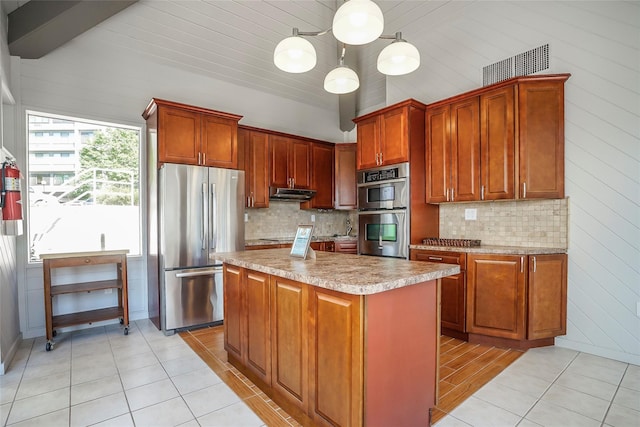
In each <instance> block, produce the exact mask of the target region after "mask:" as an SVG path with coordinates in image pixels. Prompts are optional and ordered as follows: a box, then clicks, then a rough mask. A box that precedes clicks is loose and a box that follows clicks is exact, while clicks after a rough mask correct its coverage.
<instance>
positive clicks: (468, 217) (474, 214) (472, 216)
mask: <svg viewBox="0 0 640 427" xmlns="http://www.w3.org/2000/svg"><path fill="white" fill-rule="evenodd" d="M464 219H465V221H475V220H477V219H478V209H465V210H464Z"/></svg>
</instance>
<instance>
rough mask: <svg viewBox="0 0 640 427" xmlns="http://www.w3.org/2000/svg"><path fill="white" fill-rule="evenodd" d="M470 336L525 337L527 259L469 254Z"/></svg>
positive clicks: (514, 256) (522, 257)
mask: <svg viewBox="0 0 640 427" xmlns="http://www.w3.org/2000/svg"><path fill="white" fill-rule="evenodd" d="M468 261H469V264H468V271H467V279H468V286H467V301H468V310H469V312H468V318H467V330H468V331H469V333H474V334H480V335H489V336H493V337H500V338H510V339H514V340H522V339H524V338H525V308H526V271H525V268H526V267H525V263H526V256H517V255H476V254H469V256H468Z"/></svg>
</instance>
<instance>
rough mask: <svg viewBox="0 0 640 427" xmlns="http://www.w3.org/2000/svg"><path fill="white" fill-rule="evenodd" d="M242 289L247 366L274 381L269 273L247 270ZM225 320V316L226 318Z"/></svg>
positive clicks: (265, 380)
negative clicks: (272, 375) (245, 314)
mask: <svg viewBox="0 0 640 427" xmlns="http://www.w3.org/2000/svg"><path fill="white" fill-rule="evenodd" d="M245 274H246V276H245V277H244V279H245V280H244V286H243V288H244V289H243V290H244V292H245V295H246V297H245V301H246V313H247V332H246V336H247V348H246V352H245V354H246V366H247V367H248V368H249V369H251V370H252V371H253V372H254V373H255V374H256V375H258V377H260V379H261V380H262V381H264V382H265V383H267V384H271V323H270V318H271V313H270V301H271V293H270V287H269V275H268V274H264V273H260V272H257V271H252V270H245ZM225 322H226V319H225Z"/></svg>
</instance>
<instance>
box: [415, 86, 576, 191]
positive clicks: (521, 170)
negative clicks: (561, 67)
mask: <svg viewBox="0 0 640 427" xmlns="http://www.w3.org/2000/svg"><path fill="white" fill-rule="evenodd" d="M568 78H569V74H558V75H540V76H525V77H516V78H513V79H510V80H506V81H503V82H500V83H497V84H495V85H491V86H488V87H484V88H481V89H477V90H474V91H471V92H467V93H465V94H461V95H458V96H455V97H453V98H450V99H447V100H444V101H439V102H436V103H433V104H430V105H428V106H427V113H426V144H427V154H426V157H427V159H426V164H427V167H428V173H427V183H426V188H427V191H426V200H427V202H428V203H442V202H452V201H453V202H456V201H474V200H501V199H532V198H563V197H564V82H565V81H566V80H567V79H568ZM447 182H448V183H449V184H447Z"/></svg>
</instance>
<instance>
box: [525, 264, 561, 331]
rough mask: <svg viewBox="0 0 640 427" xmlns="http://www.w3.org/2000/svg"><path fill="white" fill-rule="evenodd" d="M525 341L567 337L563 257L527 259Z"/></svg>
mask: <svg viewBox="0 0 640 427" xmlns="http://www.w3.org/2000/svg"><path fill="white" fill-rule="evenodd" d="M528 284H529V289H528V291H527V292H528V295H527V296H528V299H527V301H528V313H527V316H528V317H527V338H529V339H541V338H551V337H556V336H558V335H564V334H566V333H567V255H565V254H554V255H530V256H529V280H528Z"/></svg>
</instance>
